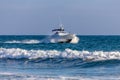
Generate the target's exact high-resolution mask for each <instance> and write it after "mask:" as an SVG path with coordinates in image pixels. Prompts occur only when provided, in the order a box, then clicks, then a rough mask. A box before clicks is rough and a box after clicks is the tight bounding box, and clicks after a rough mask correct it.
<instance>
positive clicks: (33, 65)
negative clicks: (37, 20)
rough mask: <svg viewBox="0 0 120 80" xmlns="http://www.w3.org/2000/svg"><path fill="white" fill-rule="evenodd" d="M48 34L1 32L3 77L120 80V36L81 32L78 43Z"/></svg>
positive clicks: (0, 74) (0, 72) (0, 70)
mask: <svg viewBox="0 0 120 80" xmlns="http://www.w3.org/2000/svg"><path fill="white" fill-rule="evenodd" d="M46 37H47V36H44V35H38V36H36V35H31V36H30V35H29V36H16V35H13V36H0V80H120V36H78V37H79V38H80V41H79V43H77V44H71V43H54V44H53V43H42V40H43V39H44V38H46Z"/></svg>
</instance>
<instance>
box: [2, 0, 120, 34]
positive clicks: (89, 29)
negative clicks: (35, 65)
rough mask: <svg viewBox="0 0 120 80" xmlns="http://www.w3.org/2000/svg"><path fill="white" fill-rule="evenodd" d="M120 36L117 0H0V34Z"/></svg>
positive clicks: (119, 10) (119, 9) (119, 15)
mask: <svg viewBox="0 0 120 80" xmlns="http://www.w3.org/2000/svg"><path fill="white" fill-rule="evenodd" d="M59 16H60V17H61V20H62V23H63V24H64V26H65V29H66V30H67V31H69V32H71V33H76V34H79V35H120V0H0V35H8V34H10V35H40V34H51V29H53V28H57V27H58V26H57V25H58V24H59Z"/></svg>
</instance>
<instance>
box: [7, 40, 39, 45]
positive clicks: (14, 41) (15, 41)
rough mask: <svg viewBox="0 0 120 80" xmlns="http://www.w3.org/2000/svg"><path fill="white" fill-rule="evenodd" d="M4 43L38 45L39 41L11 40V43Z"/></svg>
mask: <svg viewBox="0 0 120 80" xmlns="http://www.w3.org/2000/svg"><path fill="white" fill-rule="evenodd" d="M5 43H23V44H37V43H40V41H39V40H22V41H18V40H12V41H6V42H5Z"/></svg>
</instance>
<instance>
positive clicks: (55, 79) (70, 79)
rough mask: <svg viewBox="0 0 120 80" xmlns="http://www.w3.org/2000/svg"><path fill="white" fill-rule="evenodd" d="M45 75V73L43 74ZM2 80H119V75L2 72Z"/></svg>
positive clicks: (0, 74) (0, 75) (0, 73)
mask: <svg viewBox="0 0 120 80" xmlns="http://www.w3.org/2000/svg"><path fill="white" fill-rule="evenodd" d="M42 73H44V72H42ZM0 77H1V79H2V80H21V79H22V80H119V79H120V76H119V75H107V76H106V75H100V76H88V75H85V76H84V75H81V76H75V75H74V76H70V75H62V74H61V75H49V74H46V75H38V74H29V73H27V74H26V73H23V72H22V73H21V72H0Z"/></svg>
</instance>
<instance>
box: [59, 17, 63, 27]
mask: <svg viewBox="0 0 120 80" xmlns="http://www.w3.org/2000/svg"><path fill="white" fill-rule="evenodd" d="M59 26H60V27H61V28H63V27H64V25H63V24H62V21H61V18H60V16H59Z"/></svg>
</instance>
